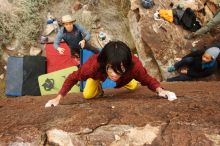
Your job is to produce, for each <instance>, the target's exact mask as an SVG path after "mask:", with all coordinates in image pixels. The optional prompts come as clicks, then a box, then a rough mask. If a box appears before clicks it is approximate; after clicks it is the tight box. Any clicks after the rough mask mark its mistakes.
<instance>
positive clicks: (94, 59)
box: [46, 41, 176, 107]
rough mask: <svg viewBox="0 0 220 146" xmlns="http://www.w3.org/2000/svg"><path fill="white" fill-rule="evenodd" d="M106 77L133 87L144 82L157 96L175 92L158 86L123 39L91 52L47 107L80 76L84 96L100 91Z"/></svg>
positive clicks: (94, 95) (62, 95) (129, 87)
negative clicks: (83, 86) (97, 51)
mask: <svg viewBox="0 0 220 146" xmlns="http://www.w3.org/2000/svg"><path fill="white" fill-rule="evenodd" d="M106 78H109V79H111V80H113V81H115V82H116V87H115V88H120V87H125V88H127V89H129V90H134V89H136V88H137V86H138V82H140V83H141V84H142V85H143V86H148V88H149V89H151V90H152V91H154V92H157V93H158V95H159V96H162V97H167V96H168V97H169V95H170V93H172V94H174V93H173V92H170V91H167V90H164V89H163V88H161V85H160V83H159V82H158V81H157V80H156V79H155V78H153V77H151V76H150V75H149V74H148V73H147V70H146V69H145V68H144V67H143V65H142V63H141V61H140V60H139V59H138V58H137V57H136V56H134V55H132V53H131V51H130V48H129V47H128V46H127V45H126V44H125V43H123V42H121V41H111V42H109V43H107V44H106V45H105V46H104V48H103V49H102V51H101V52H100V54H94V55H93V56H91V57H90V58H89V59H88V61H87V62H85V64H83V65H82V67H81V68H80V69H79V70H77V71H75V72H73V73H72V74H70V75H69V76H68V77H67V79H66V80H65V82H64V84H63V86H62V88H61V90H60V91H59V94H58V96H57V97H56V98H54V99H52V100H49V101H48V102H47V104H46V107H48V106H52V105H54V106H56V105H58V104H59V101H60V99H61V98H63V97H64V96H65V95H66V94H67V93H68V91H69V90H70V89H71V88H72V86H74V85H75V84H76V83H77V82H78V81H81V80H83V81H85V80H87V81H86V86H85V88H84V91H83V96H84V98H86V99H91V98H94V97H97V96H99V95H100V94H102V93H103V90H102V88H101V82H102V81H104V80H106ZM174 95H175V94H174ZM175 97H176V96H175ZM168 99H169V98H168Z"/></svg>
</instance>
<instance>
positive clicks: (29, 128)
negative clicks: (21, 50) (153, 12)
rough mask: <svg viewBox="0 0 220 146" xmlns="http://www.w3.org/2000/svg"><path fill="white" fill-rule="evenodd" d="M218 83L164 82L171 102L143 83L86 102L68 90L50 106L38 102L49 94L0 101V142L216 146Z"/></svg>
mask: <svg viewBox="0 0 220 146" xmlns="http://www.w3.org/2000/svg"><path fill="white" fill-rule="evenodd" d="M219 86H220V83H219V82H197V83H195V82H188V83H187V82H185V83H181V82H180V83H169V84H168V83H164V84H163V87H164V88H166V89H169V90H172V91H175V92H176V94H177V97H178V99H177V100H175V101H173V102H169V101H168V100H167V99H163V98H158V97H157V96H156V95H155V94H154V93H152V92H151V91H149V90H147V89H146V88H144V87H139V88H138V89H137V90H136V91H134V92H128V91H127V90H125V89H118V90H116V91H115V90H114V92H115V93H114V94H112V93H113V90H107V91H106V95H105V96H104V97H103V98H96V99H92V100H84V99H82V95H81V94H70V95H67V97H66V98H65V99H64V100H62V101H61V105H59V106H57V107H53V108H44V105H45V103H46V101H47V100H49V99H51V98H53V97H54V96H44V97H28V96H26V97H19V98H5V99H0V116H1V120H0V144H2V145H8V144H9V143H11V144H13V143H14V144H15V143H17V144H18V143H20V144H24V143H26V144H28V143H30V144H31V145H37V146H39V145H45V144H46V143H49V144H52V143H57V144H58V143H62V142H67V143H68V142H69V143H72V144H75V145H79V146H80V145H111V144H112V145H113V146H125V145H126V144H130V145H131V144H133V145H134V146H135V145H136V146H138V145H142V144H143V143H146V145H151V146H162V145H165V146H170V145H173V146H188V145H190V146H193V145H195V146H196V145H199V146H213V145H214V146H218V145H220V135H219V129H220V107H219V104H220V99H219V98H218V97H219V95H220V92H219ZM192 87H193V88H192ZM147 135H148V136H147ZM149 135H150V136H149ZM47 136H48V137H47ZM146 136H147V137H148V139H145V138H144V137H146ZM60 137H62V139H59V138H60ZM141 137H142V138H143V139H140V138H141ZM49 141H50V142H51V143H50V142H49ZM138 142H140V143H141V144H140V143H138ZM61 145H62V144H61Z"/></svg>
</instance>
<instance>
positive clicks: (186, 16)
mask: <svg viewBox="0 0 220 146" xmlns="http://www.w3.org/2000/svg"><path fill="white" fill-rule="evenodd" d="M181 24H182V25H183V27H184V28H185V29H187V30H190V31H193V32H195V31H197V30H198V29H200V28H201V25H200V23H199V22H198V21H197V20H196V15H195V13H194V12H193V10H192V9H191V8H187V9H186V10H185V11H184V13H183V16H182V18H181Z"/></svg>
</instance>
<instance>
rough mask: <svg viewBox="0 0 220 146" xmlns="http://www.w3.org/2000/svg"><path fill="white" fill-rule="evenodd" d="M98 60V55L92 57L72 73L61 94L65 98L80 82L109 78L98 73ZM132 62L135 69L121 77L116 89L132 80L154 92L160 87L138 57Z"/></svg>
mask: <svg viewBox="0 0 220 146" xmlns="http://www.w3.org/2000/svg"><path fill="white" fill-rule="evenodd" d="M97 58H98V54H95V55H93V56H91V57H90V58H89V59H88V61H87V62H85V64H84V65H82V67H81V68H80V69H79V70H77V71H74V72H73V73H71V74H70V75H69V76H68V78H67V79H66V80H65V82H64V84H63V86H62V88H61V90H60V92H59V94H61V95H62V96H65V95H66V94H67V93H68V92H69V90H70V89H71V88H72V86H74V85H75V84H76V83H77V82H78V81H80V80H87V79H88V78H92V79H94V80H100V81H104V80H105V79H106V78H107V75H106V74H103V73H101V72H99V71H98V69H99V63H98V61H97ZM132 61H133V64H134V65H133V67H132V68H131V69H130V70H129V71H127V72H126V73H125V74H123V75H122V76H121V77H120V79H119V80H118V81H117V82H116V87H115V88H120V87H123V86H124V85H126V84H128V83H129V82H130V81H131V80H132V79H135V80H137V81H139V82H140V83H141V85H143V86H148V88H149V89H151V90H153V91H155V90H156V88H158V87H160V83H159V82H158V81H157V80H156V79H155V78H153V77H151V76H150V75H148V73H147V70H146V69H145V68H144V67H143V65H142V63H141V62H140V60H139V59H138V58H137V57H135V56H132Z"/></svg>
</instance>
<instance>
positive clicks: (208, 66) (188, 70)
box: [167, 47, 220, 82]
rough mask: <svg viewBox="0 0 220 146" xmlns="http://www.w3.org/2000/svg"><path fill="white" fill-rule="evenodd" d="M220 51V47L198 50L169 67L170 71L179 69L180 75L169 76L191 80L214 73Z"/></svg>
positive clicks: (173, 79)
mask: <svg viewBox="0 0 220 146" xmlns="http://www.w3.org/2000/svg"><path fill="white" fill-rule="evenodd" d="M219 53H220V49H219V48H218V47H211V48H208V49H206V50H205V49H202V50H196V51H194V52H192V53H190V54H188V55H186V56H185V57H183V58H182V59H180V60H179V61H178V62H176V63H175V64H174V66H170V67H168V72H173V71H179V72H180V75H179V76H176V77H172V78H168V79H167V81H168V82H172V81H189V80H192V79H195V78H202V77H207V76H210V75H212V74H213V73H214V72H215V71H216V69H217V67H218V64H217V60H216V58H217V57H218V55H219Z"/></svg>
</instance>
